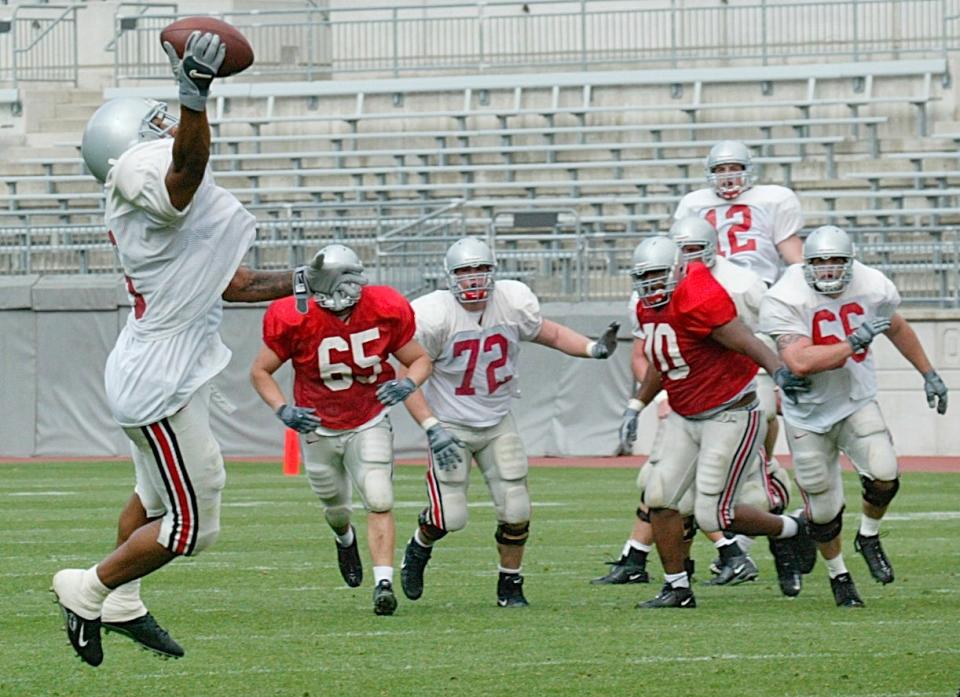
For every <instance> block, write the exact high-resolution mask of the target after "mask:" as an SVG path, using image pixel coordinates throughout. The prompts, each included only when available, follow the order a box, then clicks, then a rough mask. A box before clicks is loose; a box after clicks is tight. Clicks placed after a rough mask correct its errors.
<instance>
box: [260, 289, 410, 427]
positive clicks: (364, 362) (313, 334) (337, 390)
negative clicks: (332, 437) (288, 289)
mask: <svg viewBox="0 0 960 697" xmlns="http://www.w3.org/2000/svg"><path fill="white" fill-rule="evenodd" d="M415 331H416V323H415V322H414V319H413V309H412V308H411V307H410V303H409V301H408V300H407V299H406V298H405V297H403V296H402V295H401V294H400V293H398V292H397V291H396V290H394V289H393V288H390V287H388V286H365V287H364V288H363V291H362V293H361V294H360V300H359V301H358V302H357V304H356V305H354V306H353V310H352V311H351V312H350V315H349V317H348V318H347V319H346V320H342V319H340V318H339V317H337V315H335V314H334V313H332V312H330V311H329V310H325V309H323V308H322V307H320V306H319V305H317V303H315V302H313V301H312V300H311V301H310V303H309V309H308V311H307V314H305V315H302V314H300V313H299V312H297V310H296V305H295V300H294V298H293V297H287V298H281V299H280V300H275V301H274V302H273V303H272V304H271V305H270V307H269V308H267V313H266V314H265V315H264V317H263V343H264V344H266V345H267V347H268V348H270V350H272V351H273V352H274V353H275V354H277V357H278V358H279V359H280V360H281V361H284V362H286V361H288V360H289V361H291V363H292V364H293V375H294V377H293V396H294V402H295V403H296V405H297V406H298V407H313V408H314V409H316V410H317V416H319V417H320V422H321V432H323V431H325V430H326V431H346V430H350V429H355V428H358V427H359V426H364V425H369V424H371V423H372V422H373V421H374V419H376V418H377V417H378V416H381V415H382V413H383V412H384V406H383V405H382V404H381V403H380V401H379V400H378V399H377V388H378V387H379V386H380V385H381V384H382V383H384V382H387V381H389V380H392V379H393V378H394V377H395V376H396V373H395V371H394V369H393V366H391V365H390V364H389V363H388V362H387V358H388V357H389V356H390V354H392V353H396V352H397V350H398V349H400V348H402V347H403V346H404V345H406V344H407V343H409V342H410V340H411V339H413V335H414V332H415Z"/></svg>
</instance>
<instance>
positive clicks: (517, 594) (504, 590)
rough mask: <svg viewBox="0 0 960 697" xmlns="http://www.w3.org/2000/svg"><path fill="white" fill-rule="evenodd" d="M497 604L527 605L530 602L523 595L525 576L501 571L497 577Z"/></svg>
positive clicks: (503, 605)
mask: <svg viewBox="0 0 960 697" xmlns="http://www.w3.org/2000/svg"><path fill="white" fill-rule="evenodd" d="M497 605H499V606H500V607H527V606H528V605H530V603H528V602H527V599H526V598H525V597H523V576H521V575H520V574H505V573H503V572H502V571H501V572H500V577H499V578H498V579H497Z"/></svg>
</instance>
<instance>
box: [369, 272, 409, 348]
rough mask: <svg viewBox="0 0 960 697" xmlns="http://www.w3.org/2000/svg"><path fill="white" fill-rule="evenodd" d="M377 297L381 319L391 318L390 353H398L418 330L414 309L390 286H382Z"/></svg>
mask: <svg viewBox="0 0 960 697" xmlns="http://www.w3.org/2000/svg"><path fill="white" fill-rule="evenodd" d="M378 290H379V291H380V292H379V293H378V295H377V313H378V314H379V315H380V316H381V317H385V318H386V317H389V318H390V324H391V325H392V326H391V331H390V345H389V346H388V347H387V351H388V352H389V353H396V352H397V351H398V350H399V349H401V348H403V347H404V346H406V345H407V344H408V343H409V342H410V340H411V339H413V335H414V334H415V333H416V330H417V323H416V320H415V319H414V314H413V307H411V306H410V301H409V300H407V299H406V297H404V296H403V295H401V294H400V293H399V292H397V291H396V290H394V289H393V288H391V287H389V286H380V287H379V288H378Z"/></svg>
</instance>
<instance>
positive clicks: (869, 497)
mask: <svg viewBox="0 0 960 697" xmlns="http://www.w3.org/2000/svg"><path fill="white" fill-rule="evenodd" d="M860 484H861V486H862V487H863V500H864V501H866V502H867V503H869V504H872V505H874V506H876V507H877V508H886V507H887V506H889V505H890V502H891V501H893V497H894V496H896V495H897V492H898V491H899V490H900V477H897V478H896V479H894V480H893V481H887V482H878V481H876V480H874V479H870V478H869V477H865V476H863V475H862V474H861V475H860Z"/></svg>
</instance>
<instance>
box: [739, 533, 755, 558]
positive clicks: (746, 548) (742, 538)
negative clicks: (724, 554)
mask: <svg viewBox="0 0 960 697" xmlns="http://www.w3.org/2000/svg"><path fill="white" fill-rule="evenodd" d="M735 539H736V540H737V544H738V545H740V549H742V550H743V553H744V554H750V549H751V548H752V547H753V543H754V542H756V540H755V539H753V538H752V537H749V536H748V535H737V537H736V538H735Z"/></svg>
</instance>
